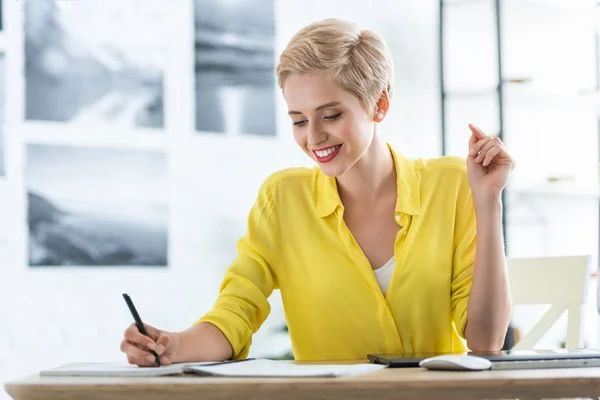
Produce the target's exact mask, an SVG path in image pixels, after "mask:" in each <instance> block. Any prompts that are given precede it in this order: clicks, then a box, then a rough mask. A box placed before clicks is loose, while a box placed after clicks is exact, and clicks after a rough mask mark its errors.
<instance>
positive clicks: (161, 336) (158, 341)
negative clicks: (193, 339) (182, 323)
mask: <svg viewBox="0 0 600 400" xmlns="http://www.w3.org/2000/svg"><path fill="white" fill-rule="evenodd" d="M144 326H145V327H146V332H148V335H150V337H148V336H146V335H142V334H141V333H140V331H139V330H138V328H137V326H136V325H135V324H131V325H130V326H129V328H127V329H126V330H125V333H124V335H123V341H122V342H121V351H122V352H123V353H125V354H126V355H127V361H128V362H129V363H130V364H136V365H139V366H140V367H154V366H156V361H155V357H154V356H153V355H152V353H150V351H149V350H152V351H154V352H156V354H158V355H159V357H160V363H161V365H169V364H172V363H173V362H174V359H175V356H176V355H177V352H178V350H179V337H178V335H177V333H173V332H165V331H161V330H159V329H156V328H154V327H152V326H150V325H147V324H144Z"/></svg>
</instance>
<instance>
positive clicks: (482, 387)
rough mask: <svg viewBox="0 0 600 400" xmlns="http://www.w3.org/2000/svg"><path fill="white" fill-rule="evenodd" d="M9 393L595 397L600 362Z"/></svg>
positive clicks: (82, 385) (93, 382)
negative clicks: (595, 365)
mask: <svg viewBox="0 0 600 400" xmlns="http://www.w3.org/2000/svg"><path fill="white" fill-rule="evenodd" d="M5 389H6V391H7V392H8V393H9V394H10V395H11V396H12V397H13V398H14V399H15V400H33V399H43V400H54V399H86V400H96V399H111V400H117V399H118V400H121V399H123V400H125V399H127V400H130V399H145V400H162V399H165V400H166V399H168V400H179V399H186V400H187V399H208V400H213V399H238V398H239V399H260V400H270V399H278V400H292V399H294V400H295V399H333V400H335V399H340V400H341V399H344V400H347V399H361V400H365V399H376V400H381V399H392V398H393V399H411V400H414V399H444V400H449V399H465V400H468V399H517V398H518V399H521V400H522V399H541V398H544V399H549V398H574V397H593V398H596V397H599V396H600V368H574V369H546V370H529V371H527V370H522V371H482V372H449V371H448V372H446V371H444V372H441V371H427V370H424V369H420V368H414V369H413V368H410V369H391V368H390V369H383V370H380V371H377V372H375V373H371V374H366V375H357V376H351V377H343V378H319V379H314V378H306V379H305V378H302V379H298V378H295V379H275V378H269V379H252V378H242V379H240V378H209V377H201V376H194V375H189V376H187V375H186V376H173V377H160V378H70V377H40V376H39V375H34V376H31V377H28V378H25V379H23V380H18V381H14V382H8V383H7V384H6V385H5Z"/></svg>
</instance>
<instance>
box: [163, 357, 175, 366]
mask: <svg viewBox="0 0 600 400" xmlns="http://www.w3.org/2000/svg"><path fill="white" fill-rule="evenodd" d="M172 363H173V360H171V357H168V356H162V357H160V365H169V364H172Z"/></svg>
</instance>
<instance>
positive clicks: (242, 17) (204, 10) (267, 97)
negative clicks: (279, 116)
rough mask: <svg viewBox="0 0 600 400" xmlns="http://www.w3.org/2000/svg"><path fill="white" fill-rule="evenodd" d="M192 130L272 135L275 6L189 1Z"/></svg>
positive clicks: (241, 0) (243, 0) (264, 0)
mask: <svg viewBox="0 0 600 400" xmlns="http://www.w3.org/2000/svg"><path fill="white" fill-rule="evenodd" d="M194 1H195V3H194V5H195V8H194V17H195V19H194V25H195V80H196V81H195V83H196V130H198V131H201V132H203V131H204V132H211V133H213V132H216V133H219V134H225V135H265V136H271V135H275V134H276V131H275V10H274V8H275V4H274V0H236V1H231V0H229V1H222V0H194Z"/></svg>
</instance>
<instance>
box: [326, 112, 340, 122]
mask: <svg viewBox="0 0 600 400" xmlns="http://www.w3.org/2000/svg"><path fill="white" fill-rule="evenodd" d="M341 115H342V113H341V112H339V113H337V114H335V115H329V116H327V117H325V119H326V120H327V121H335V120H336V119H338V118H339V117H340V116H341Z"/></svg>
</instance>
